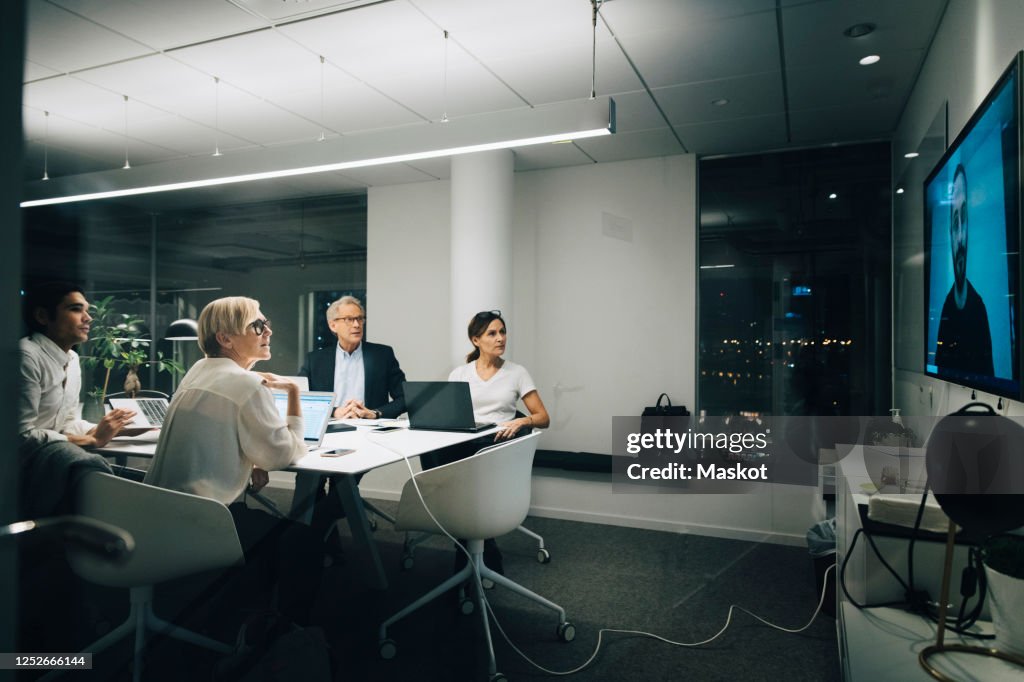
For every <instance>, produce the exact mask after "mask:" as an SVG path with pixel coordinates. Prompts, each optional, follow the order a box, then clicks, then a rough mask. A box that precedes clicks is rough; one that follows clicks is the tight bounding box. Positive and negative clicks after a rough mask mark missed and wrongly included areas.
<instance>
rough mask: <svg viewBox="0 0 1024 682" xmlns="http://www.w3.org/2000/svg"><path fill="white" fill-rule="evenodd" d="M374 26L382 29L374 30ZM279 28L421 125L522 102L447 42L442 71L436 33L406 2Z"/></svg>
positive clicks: (441, 41) (441, 46)
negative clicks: (413, 116) (408, 112)
mask: <svg viewBox="0 0 1024 682" xmlns="http://www.w3.org/2000/svg"><path fill="white" fill-rule="evenodd" d="M380 26H388V27H389V28H388V30H387V31H381V30H380V29H379V27H380ZM280 30H281V32H282V33H284V34H285V35H288V36H289V37H291V38H293V39H294V40H296V41H298V42H300V43H301V44H303V45H305V46H306V47H308V48H309V49H311V50H313V51H314V52H315V53H316V54H323V55H325V56H326V57H327V58H328V60H330V61H331V62H332V63H333V64H335V65H336V66H337V67H338V68H340V69H342V70H344V71H345V72H346V73H348V74H350V75H351V76H353V77H354V78H357V79H359V80H361V81H363V82H364V83H366V84H367V85H368V86H369V87H371V88H373V89H375V90H377V91H379V92H381V93H383V94H384V95H386V96H387V97H389V98H391V99H393V100H395V101H397V102H399V103H401V104H402V105H404V106H406V107H408V108H409V109H412V110H413V111H415V112H416V113H417V114H418V115H419V116H421V117H422V118H423V119H424V120H437V119H439V118H440V117H441V115H442V114H443V113H444V111H445V109H446V108H448V109H449V110H450V111H449V115H467V114H475V113H480V112H483V111H493V110H497V109H509V108H513V107H516V106H521V105H522V104H523V102H522V101H521V100H520V99H519V98H518V97H516V96H515V94H514V93H512V92H511V91H509V89H508V88H507V87H506V86H505V85H503V84H502V83H501V82H500V81H499V80H498V79H497V78H495V77H494V76H492V75H491V74H490V73H488V72H487V70H486V69H485V68H484V67H483V66H481V65H480V63H479V62H477V60H476V59H474V58H473V57H472V56H471V55H469V54H467V53H466V52H465V51H464V50H462V49H461V48H459V47H458V46H456V45H453V44H449V45H448V50H447V71H446V69H445V45H444V37H443V33H442V30H441V29H439V28H438V27H437V26H435V25H434V24H432V23H431V22H430V21H429V20H428V19H427V18H426V17H424V16H423V14H421V13H420V12H418V11H416V10H415V9H414V8H413V7H412V6H411V5H408V4H406V3H384V4H381V5H375V6H373V7H367V8H365V9H360V10H359V11H356V12H346V13H341V14H337V15H333V16H329V17H324V18H322V19H318V20H317V21H315V22H314V21H310V22H300V23H297V24H291V25H288V26H284V27H282V28H281V29H280ZM446 74H447V96H445V92H444V89H445V77H446ZM446 104H447V105H448V106H447V107H446V106H445V105H446Z"/></svg>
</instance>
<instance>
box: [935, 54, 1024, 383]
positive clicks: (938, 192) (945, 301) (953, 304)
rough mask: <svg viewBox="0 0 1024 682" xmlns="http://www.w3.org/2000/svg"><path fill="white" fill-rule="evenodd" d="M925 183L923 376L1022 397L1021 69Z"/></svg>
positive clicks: (1010, 72)
mask: <svg viewBox="0 0 1024 682" xmlns="http://www.w3.org/2000/svg"><path fill="white" fill-rule="evenodd" d="M1020 60H1021V55H1020V54H1018V55H1017V57H1015V58H1014V60H1013V63H1012V64H1011V65H1010V66H1009V67H1008V68H1007V69H1006V71H1005V72H1004V73H1003V75H1002V77H1000V79H999V81H998V82H997V83H996V85H995V87H994V88H993V89H992V91H991V92H990V93H989V94H988V96H987V97H986V98H985V100H984V102H982V104H981V106H980V107H978V110H977V111H976V112H975V113H974V115H973V116H972V117H971V119H970V121H968V123H967V125H966V126H964V128H963V130H962V131H961V132H960V134H959V135H958V136H957V138H956V140H954V141H953V144H952V145H950V147H949V149H947V150H946V153H945V154H943V156H942V158H941V159H940V160H939V163H938V165H936V167H935V169H934V170H932V172H931V174H929V176H928V178H927V179H926V180H925V183H924V241H925V245H924V247H925V248H924V254H925V267H924V277H925V282H924V291H925V317H926V320H925V322H926V328H927V335H926V337H925V373H926V374H928V375H930V376H934V377H938V378H940V379H945V380H947V381H951V382H954V383H958V384H962V385H964V386H969V387H972V388H977V389H980V390H982V391H985V392H988V393H993V394H996V395H1001V396H1005V397H1008V398H1014V399H1018V398H1020V388H1021V382H1020V339H1019V324H1020V322H1019V320H1020V301H1019V298H1018V292H1019V290H1020V265H1019V264H1020V259H1019V256H1018V244H1019V242H1020V202H1021V187H1020V153H1021V146H1020V76H1021V67H1020Z"/></svg>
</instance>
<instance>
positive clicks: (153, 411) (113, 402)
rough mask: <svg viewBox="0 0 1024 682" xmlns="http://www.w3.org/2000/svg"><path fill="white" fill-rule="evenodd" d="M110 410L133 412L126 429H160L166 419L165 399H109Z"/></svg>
mask: <svg viewBox="0 0 1024 682" xmlns="http://www.w3.org/2000/svg"><path fill="white" fill-rule="evenodd" d="M107 402H109V403H110V407H111V408H112V409H115V410H116V409H123V410H135V418H134V419H133V420H132V422H131V424H129V425H128V428H132V429H135V428H142V429H145V428H150V429H152V428H157V429H158V428H160V427H161V426H163V425H164V419H165V418H166V417H167V398H110V399H109V400H108V401H107Z"/></svg>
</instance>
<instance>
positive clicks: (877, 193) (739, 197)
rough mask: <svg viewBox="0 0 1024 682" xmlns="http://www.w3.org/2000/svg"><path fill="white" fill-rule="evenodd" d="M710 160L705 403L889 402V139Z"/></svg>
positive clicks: (870, 409) (843, 410)
mask: <svg viewBox="0 0 1024 682" xmlns="http://www.w3.org/2000/svg"><path fill="white" fill-rule="evenodd" d="M699 173H700V183H699V185H700V227H699V244H700V258H699V262H700V270H699V276H698V277H699V292H700V293H699V330H698V404H699V409H701V410H703V411H706V412H707V413H708V414H715V415H718V414H740V413H756V414H763V415H783V414H787V415H800V414H806V415H811V414H816V415H851V414H852V415H869V414H878V413H879V412H882V413H884V412H885V410H887V409H888V407H889V403H890V396H891V390H890V386H891V371H890V366H891V363H890V357H891V333H890V309H891V300H890V289H891V287H890V263H891V220H890V216H891V213H890V205H891V197H890V192H889V187H890V176H891V171H890V155H889V145H888V144H887V143H877V144H869V145H855V146H844V147H832V148H827V149H813V150H801V151H794V152H780V153H774V154H763V155H757V156H744V157H733V158H720V159H707V160H702V161H701V162H700V168H699Z"/></svg>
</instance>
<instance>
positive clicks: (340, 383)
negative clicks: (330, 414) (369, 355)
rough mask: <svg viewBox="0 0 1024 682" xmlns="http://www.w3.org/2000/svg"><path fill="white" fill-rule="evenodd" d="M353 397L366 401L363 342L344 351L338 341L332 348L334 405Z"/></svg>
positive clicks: (362, 401) (336, 405)
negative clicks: (353, 348)
mask: <svg viewBox="0 0 1024 682" xmlns="http://www.w3.org/2000/svg"><path fill="white" fill-rule="evenodd" d="M352 398H355V399H356V400H358V401H359V402H361V403H365V402H366V372H365V371H364V370H363V344H362V343H360V344H359V345H358V346H356V349H355V350H354V351H352V352H351V353H346V352H345V349H344V348H342V347H341V344H340V343H339V344H338V345H337V346H335V348H334V406H335V407H338V406H339V405H343V404H345V401H347V400H351V399H352Z"/></svg>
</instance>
